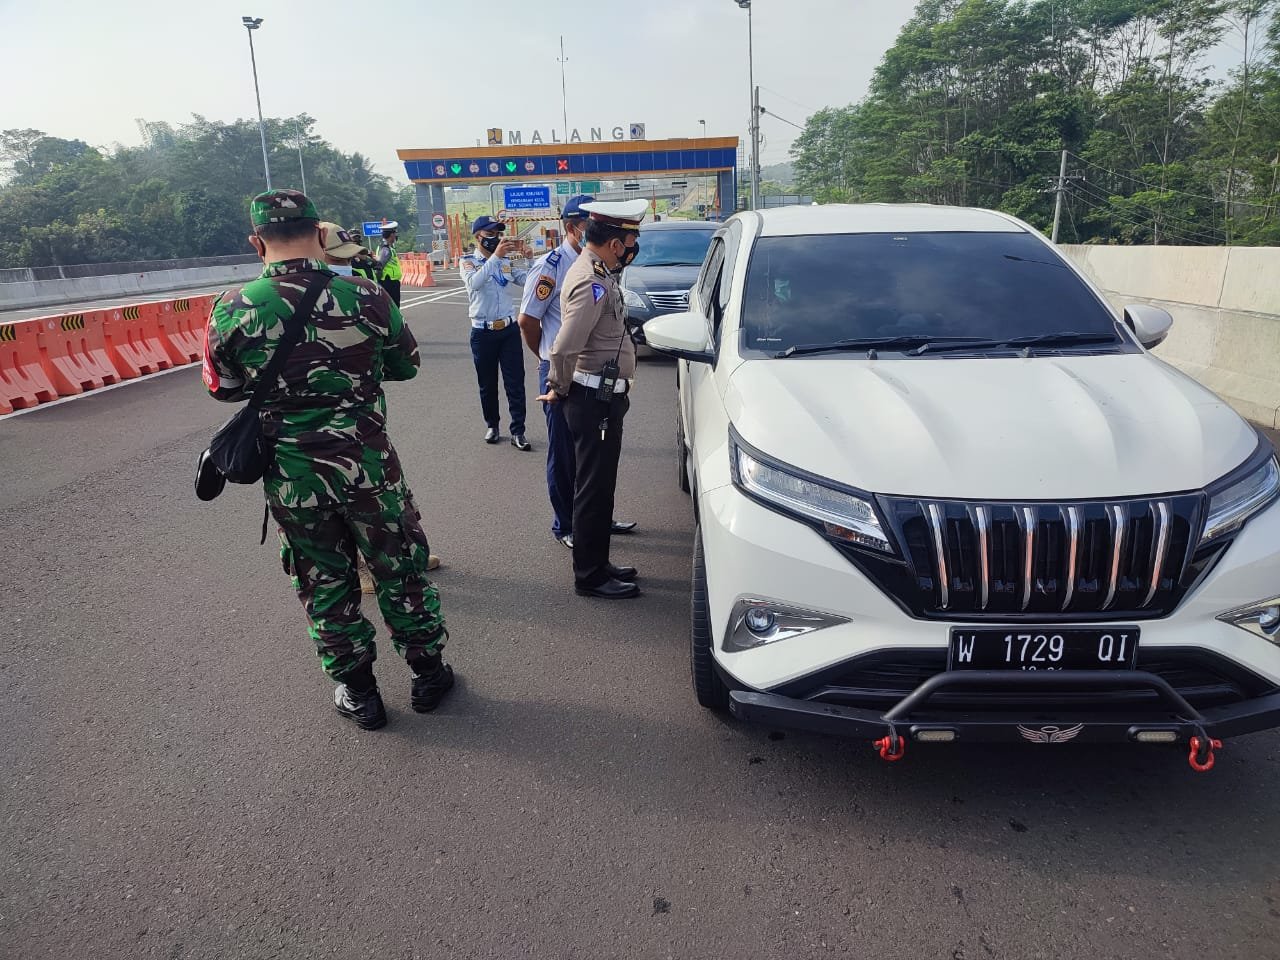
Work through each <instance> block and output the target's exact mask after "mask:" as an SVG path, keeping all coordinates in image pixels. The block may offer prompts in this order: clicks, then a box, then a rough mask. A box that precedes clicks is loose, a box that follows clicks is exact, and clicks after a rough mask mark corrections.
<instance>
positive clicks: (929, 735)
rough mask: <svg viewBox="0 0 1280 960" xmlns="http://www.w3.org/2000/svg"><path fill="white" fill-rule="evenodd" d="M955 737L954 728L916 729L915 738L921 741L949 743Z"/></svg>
mask: <svg viewBox="0 0 1280 960" xmlns="http://www.w3.org/2000/svg"><path fill="white" fill-rule="evenodd" d="M955 738H956V732H955V731H954V730H917V731H916V739H917V740H919V741H920V742H921V743H950V742H951V741H952V740H954V739H955Z"/></svg>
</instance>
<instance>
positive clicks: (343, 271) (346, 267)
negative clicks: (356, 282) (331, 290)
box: [328, 263, 355, 277]
mask: <svg viewBox="0 0 1280 960" xmlns="http://www.w3.org/2000/svg"><path fill="white" fill-rule="evenodd" d="M328 267H329V269H330V270H332V271H333V272H334V273H336V274H337V275H338V276H340V277H354V276H355V273H354V272H353V271H352V269H351V264H349V263H330V264H328Z"/></svg>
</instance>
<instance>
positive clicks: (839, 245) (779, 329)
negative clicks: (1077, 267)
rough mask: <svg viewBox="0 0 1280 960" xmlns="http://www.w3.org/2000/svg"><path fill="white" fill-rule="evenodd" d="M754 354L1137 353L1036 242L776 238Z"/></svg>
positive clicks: (759, 274)
mask: <svg viewBox="0 0 1280 960" xmlns="http://www.w3.org/2000/svg"><path fill="white" fill-rule="evenodd" d="M742 323H743V337H744V340H743V344H744V346H745V347H746V348H748V349H755V350H762V351H765V352H767V353H769V354H774V353H777V352H779V351H783V350H786V349H787V348H789V347H793V346H797V347H798V346H804V345H814V344H829V343H833V342H836V341H843V340H861V339H879V338H883V339H886V340H889V339H892V338H918V337H924V338H937V339H939V340H946V339H947V338H961V337H963V338H974V339H980V340H995V341H1006V340H1010V339H1014V338H1026V337H1035V336H1038V335H1048V334H1060V333H1062V332H1064V331H1071V332H1073V333H1079V334H1094V335H1097V338H1094V339H1093V342H1092V344H1091V345H1090V347H1089V348H1090V349H1092V350H1097V349H1098V342H1099V340H1100V341H1101V342H1102V343H1103V344H1104V346H1103V349H1106V347H1105V344H1106V343H1114V344H1121V343H1125V341H1124V340H1122V339H1121V337H1120V336H1119V334H1118V333H1117V330H1116V324H1115V321H1114V319H1113V318H1112V316H1111V313H1110V312H1109V311H1108V310H1107V309H1106V307H1104V305H1103V304H1102V303H1100V302H1099V301H1098V299H1097V298H1096V297H1095V296H1094V295H1093V293H1092V291H1091V290H1089V288H1088V287H1087V286H1085V284H1084V283H1082V282H1081V280H1080V279H1079V278H1078V277H1077V276H1076V275H1075V274H1074V273H1072V272H1071V270H1069V269H1068V268H1067V267H1066V266H1064V265H1063V264H1061V263H1059V262H1058V261H1057V260H1056V256H1055V254H1054V252H1053V251H1052V250H1050V249H1047V248H1046V247H1045V246H1044V244H1042V243H1041V242H1040V241H1039V240H1037V239H1036V238H1035V237H1033V236H1031V235H1030V234H1027V233H909V234H888V233H870V234H838V235H831V236H807V237H764V238H762V239H761V240H760V241H759V242H758V243H757V244H756V248H755V250H754V251H753V252H752V255H751V265H750V267H749V269H748V273H747V285H746V301H745V304H744V306H743V314H742Z"/></svg>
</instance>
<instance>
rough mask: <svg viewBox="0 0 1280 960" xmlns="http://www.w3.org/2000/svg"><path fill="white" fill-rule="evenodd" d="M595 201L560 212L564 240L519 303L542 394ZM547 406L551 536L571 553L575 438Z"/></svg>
mask: <svg viewBox="0 0 1280 960" xmlns="http://www.w3.org/2000/svg"><path fill="white" fill-rule="evenodd" d="M593 200H595V197H592V196H588V195H586V194H581V195H579V196H576V197H570V198H569V199H568V200H567V201H565V205H564V210H563V211H561V213H560V222H561V225H562V226H563V227H564V242H563V243H561V244H560V246H558V247H556V248H555V249H554V250H552V251H550V252H549V253H547V254H545V255H543V256H541V257H539V258H538V260H537V261H536V262H535V263H534V265H533V267H532V268H531V269H530V270H529V277H528V279H527V280H525V284H524V299H523V300H521V302H520V333H521V335H522V336H523V337H524V342H525V344H526V345H527V346H528V348H529V350H530V352H532V353H533V355H534V356H536V357H537V358H538V392H539V393H544V392H545V391H546V389H547V369H548V368H549V367H550V364H551V345H552V344H553V343H555V341H556V334H557V333H559V332H560V290H561V284H562V282H563V280H564V276H565V274H566V273H568V272H569V267H571V266H572V265H573V262H574V261H575V260H577V259H578V254H579V253H581V252H582V244H583V234H584V233H585V232H586V229H587V219H588V214H587V212H586V211H585V210H583V209H582V204H584V203H591V202H592V201H593ZM542 408H543V413H544V414H546V418H547V493H548V494H549V495H550V498H551V510H552V513H553V514H554V515H555V517H554V519H553V520H552V522H551V535H552V536H553V537H555V538H556V540H557V541H559V542H560V543H561V544H562V545H564V546H566V547H569V548H570V549H572V548H573V485H574V478H575V476H576V473H577V471H576V470H575V469H574V459H573V434H571V433H570V432H569V425H568V424H567V423H565V420H564V411H563V410H562V409H561V408H560V407H559V405H557V404H554V403H544V404H543V405H542ZM635 528H636V525H635V523H634V522H627V521H623V520H614V521H613V532H614V533H630V532H631V531H632V530H634V529H635Z"/></svg>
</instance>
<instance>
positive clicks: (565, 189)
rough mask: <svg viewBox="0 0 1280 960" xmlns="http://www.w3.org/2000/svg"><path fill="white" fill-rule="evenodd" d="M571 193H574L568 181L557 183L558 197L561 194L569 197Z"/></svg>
mask: <svg viewBox="0 0 1280 960" xmlns="http://www.w3.org/2000/svg"><path fill="white" fill-rule="evenodd" d="M570 193H573V184H572V183H570V182H569V181H568V180H559V181H557V182H556V196H560V195H561V194H566V195H567V194H570Z"/></svg>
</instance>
